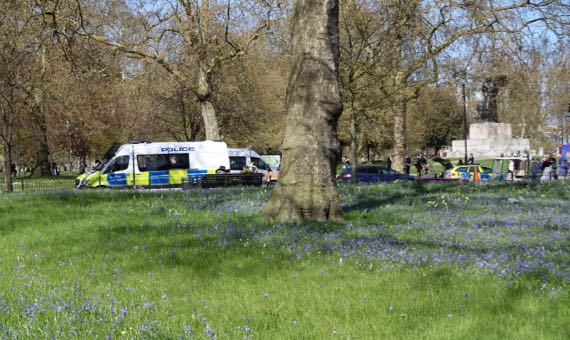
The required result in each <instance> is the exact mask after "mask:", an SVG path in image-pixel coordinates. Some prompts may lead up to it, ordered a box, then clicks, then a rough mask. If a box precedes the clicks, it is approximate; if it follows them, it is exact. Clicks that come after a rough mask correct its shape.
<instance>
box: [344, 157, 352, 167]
mask: <svg viewBox="0 0 570 340" xmlns="http://www.w3.org/2000/svg"><path fill="white" fill-rule="evenodd" d="M343 166H344V168H345V169H348V168H350V159H348V158H346V159H345V160H344V165H343Z"/></svg>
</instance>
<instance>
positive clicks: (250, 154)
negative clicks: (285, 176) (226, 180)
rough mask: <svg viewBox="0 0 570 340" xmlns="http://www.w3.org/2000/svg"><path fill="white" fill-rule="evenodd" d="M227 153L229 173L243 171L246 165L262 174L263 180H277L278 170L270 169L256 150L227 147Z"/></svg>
mask: <svg viewBox="0 0 570 340" xmlns="http://www.w3.org/2000/svg"><path fill="white" fill-rule="evenodd" d="M228 153H229V155H230V168H229V169H230V172H231V173H240V172H243V171H244V168H246V167H247V168H249V169H251V171H252V172H254V173H261V174H263V181H264V182H266V183H268V182H277V178H278V177H279V171H278V170H275V169H272V168H271V166H270V165H269V164H267V163H266V162H265V161H264V160H263V159H261V156H260V155H259V154H258V153H257V152H255V151H253V150H250V149H247V148H229V149H228Z"/></svg>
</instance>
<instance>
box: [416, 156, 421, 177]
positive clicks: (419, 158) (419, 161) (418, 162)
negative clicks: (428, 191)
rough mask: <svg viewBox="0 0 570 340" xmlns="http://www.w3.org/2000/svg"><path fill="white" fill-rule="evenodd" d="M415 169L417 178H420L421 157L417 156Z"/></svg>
mask: <svg viewBox="0 0 570 340" xmlns="http://www.w3.org/2000/svg"><path fill="white" fill-rule="evenodd" d="M414 165H415V167H416V171H417V172H418V178H422V156H421V155H418V158H417V159H416V164H414Z"/></svg>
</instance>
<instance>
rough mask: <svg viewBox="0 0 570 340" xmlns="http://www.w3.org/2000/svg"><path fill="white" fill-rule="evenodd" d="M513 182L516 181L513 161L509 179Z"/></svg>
mask: <svg viewBox="0 0 570 340" xmlns="http://www.w3.org/2000/svg"><path fill="white" fill-rule="evenodd" d="M508 179H510V180H511V181H512V180H514V179H515V162H514V161H513V160H512V159H511V160H510V161H509V178H508Z"/></svg>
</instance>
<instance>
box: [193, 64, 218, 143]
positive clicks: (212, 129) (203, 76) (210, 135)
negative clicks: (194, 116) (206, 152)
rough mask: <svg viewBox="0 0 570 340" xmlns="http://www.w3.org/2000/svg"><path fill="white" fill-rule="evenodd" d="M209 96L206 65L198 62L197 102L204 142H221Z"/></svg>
mask: <svg viewBox="0 0 570 340" xmlns="http://www.w3.org/2000/svg"><path fill="white" fill-rule="evenodd" d="M211 95H212V92H211V90H210V83H209V80H208V73H207V71H206V65H205V64H204V63H203V62H200V65H199V70H198V101H199V102H200V107H201V108H202V118H203V119H204V130H205V132H206V140H221V139H222V137H221V136H220V128H219V126H218V118H217V117H216V110H215V109H214V104H213V103H212V100H211Z"/></svg>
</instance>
